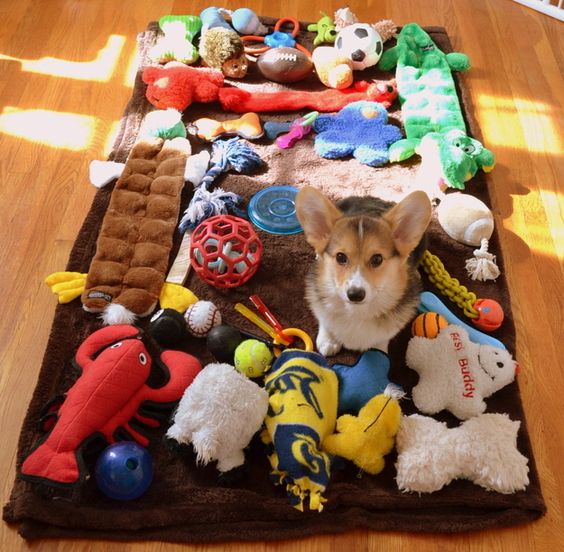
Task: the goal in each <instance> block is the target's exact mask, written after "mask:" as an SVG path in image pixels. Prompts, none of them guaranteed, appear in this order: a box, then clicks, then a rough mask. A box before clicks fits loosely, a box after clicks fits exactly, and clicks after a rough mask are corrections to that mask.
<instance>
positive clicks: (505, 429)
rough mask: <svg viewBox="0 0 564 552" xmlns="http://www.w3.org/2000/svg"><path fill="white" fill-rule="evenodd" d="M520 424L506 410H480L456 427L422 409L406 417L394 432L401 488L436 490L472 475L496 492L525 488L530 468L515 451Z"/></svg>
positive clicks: (505, 492)
mask: <svg viewBox="0 0 564 552" xmlns="http://www.w3.org/2000/svg"><path fill="white" fill-rule="evenodd" d="M520 425H521V423H520V422H518V421H512V420H511V419H510V418H509V417H508V416H507V414H482V415H480V416H476V417H475V418H471V419H470V420H467V421H466V422H464V423H463V424H462V425H460V426H459V427H456V428H452V429H449V428H448V427H447V425H446V423H444V422H438V421H436V420H434V419H433V418H429V417H427V416H421V415H420V414H413V415H412V416H404V417H403V418H402V420H401V423H400V429H399V432H398V434H397V436H396V447H397V451H398V459H397V463H396V469H397V477H396V480H397V484H398V488H399V489H400V490H401V491H404V492H418V493H432V492H434V491H438V490H440V489H442V488H443V487H444V486H445V485H448V484H449V483H450V482H451V481H453V480H454V479H469V480H470V481H472V482H473V483H475V484H476V485H480V486H481V487H484V488H485V489H487V490H490V491H497V492H498V493H503V494H511V493H514V492H516V491H522V490H524V489H525V487H526V486H527V485H528V484H529V476H528V473H529V467H528V460H527V458H526V457H525V456H523V455H522V454H521V453H520V452H519V451H518V450H517V432H518V431H519V426H520Z"/></svg>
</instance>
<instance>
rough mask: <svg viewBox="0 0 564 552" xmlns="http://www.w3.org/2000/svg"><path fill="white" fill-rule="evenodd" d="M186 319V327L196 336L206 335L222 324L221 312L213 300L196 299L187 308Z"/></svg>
mask: <svg viewBox="0 0 564 552" xmlns="http://www.w3.org/2000/svg"><path fill="white" fill-rule="evenodd" d="M184 320H186V329H187V330H188V331H189V332H190V333H191V334H192V335H193V336H194V337H205V336H206V335H208V333H209V332H210V330H211V329H212V328H213V327H215V326H219V324H221V313H220V312H219V309H218V308H217V307H216V306H215V305H214V304H213V303H212V302H211V301H196V302H195V303H193V304H192V305H190V306H189V307H188V308H187V309H186V312H185V313H184Z"/></svg>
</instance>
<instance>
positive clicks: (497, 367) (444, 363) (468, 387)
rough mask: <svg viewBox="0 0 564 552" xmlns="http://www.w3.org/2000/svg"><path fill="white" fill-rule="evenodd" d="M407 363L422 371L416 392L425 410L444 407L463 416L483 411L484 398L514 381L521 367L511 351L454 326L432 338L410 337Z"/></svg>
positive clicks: (418, 404)
mask: <svg viewBox="0 0 564 552" xmlns="http://www.w3.org/2000/svg"><path fill="white" fill-rule="evenodd" d="M406 363H407V365H408V366H409V367H410V368H411V369H412V370H415V371H416V372H417V373H418V374H419V383H418V384H417V385H416V386H415V387H414V388H413V391H412V398H413V402H414V404H415V406H416V407H417V408H418V409H419V410H420V411H421V412H424V413H425V414H436V413H437V412H440V411H441V410H443V409H446V410H449V411H450V412H452V413H453V414H454V415H455V416H456V417H457V418H459V419H461V420H467V419H468V418H471V417H472V416H478V415H479V414H482V413H483V412H484V411H485V410H486V403H485V402H484V398H485V397H489V396H490V395H493V393H495V392H496V391H499V390H500V389H501V388H502V387H505V386H506V385H508V384H509V383H511V382H512V381H513V380H514V379H515V374H516V372H517V370H518V367H517V363H516V362H515V361H514V360H513V358H512V357H511V355H510V353H509V352H508V351H507V350H505V349H500V348H497V347H493V346H491V345H479V344H477V343H473V342H472V341H470V338H469V337H468V333H467V332H466V330H465V329H463V328H461V327H459V326H455V325H449V326H447V327H446V328H443V329H442V330H441V331H440V332H439V334H438V336H437V337H435V338H433V339H427V338H425V337H413V338H411V340H410V342H409V344H408V346H407V351H406Z"/></svg>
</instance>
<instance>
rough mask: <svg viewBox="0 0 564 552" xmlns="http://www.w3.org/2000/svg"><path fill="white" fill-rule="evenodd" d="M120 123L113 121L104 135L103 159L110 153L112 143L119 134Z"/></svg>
mask: <svg viewBox="0 0 564 552" xmlns="http://www.w3.org/2000/svg"><path fill="white" fill-rule="evenodd" d="M120 123H121V121H114V122H113V123H112V124H111V126H110V128H109V129H108V131H107V133H106V141H105V143H104V153H103V155H104V157H103V158H104V159H105V158H107V157H108V155H110V153H111V152H112V149H113V145H114V142H115V140H116V138H117V134H118V132H119V127H120Z"/></svg>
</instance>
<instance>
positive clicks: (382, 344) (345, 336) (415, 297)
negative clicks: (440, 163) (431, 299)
mask: <svg viewBox="0 0 564 552" xmlns="http://www.w3.org/2000/svg"><path fill="white" fill-rule="evenodd" d="M296 213H297V216H298V220H299V221H300V224H301V225H302V228H303V229H304V234H305V238H306V240H307V242H308V243H309V244H310V245H311V246H312V247H313V248H314V249H315V252H316V254H317V255H316V260H315V262H314V264H313V266H312V268H311V270H310V272H309V274H308V276H307V277H306V299H307V301H308V303H309V306H310V308H311V310H312V312H313V314H314V315H315V316H316V318H317V321H318V323H319V330H318V334H317V339H316V345H317V349H318V351H319V352H320V353H321V354H323V355H324V356H332V355H335V354H336V353H337V352H339V350H340V349H341V347H345V348H347V349H349V350H352V351H366V350H368V349H371V348H375V349H380V350H382V351H384V352H386V353H387V352H388V343H389V341H390V339H392V337H394V336H395V335H396V334H397V333H398V332H399V331H400V330H401V329H402V328H403V327H404V326H405V325H406V324H407V323H408V322H410V321H411V320H412V319H413V317H414V316H415V314H416V309H417V306H418V305H419V292H420V291H421V279H420V276H419V273H418V271H417V264H418V262H419V260H420V258H421V255H422V254H423V252H424V251H425V248H426V240H425V231H426V229H427V226H428V225H429V222H430V220H431V213H432V207H431V202H430V200H429V198H428V196H427V194H426V193H425V192H422V191H416V192H412V193H410V194H409V195H407V196H406V197H405V198H404V199H403V200H402V201H400V202H399V203H393V202H387V201H384V200H382V199H378V198H375V197H348V198H346V199H343V200H341V201H339V202H338V203H337V204H333V203H332V202H331V201H330V200H329V199H328V198H326V197H325V196H324V195H323V194H321V192H319V191H318V190H316V189H315V188H312V187H305V188H302V189H301V190H300V191H299V192H298V194H297V196H296Z"/></svg>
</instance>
